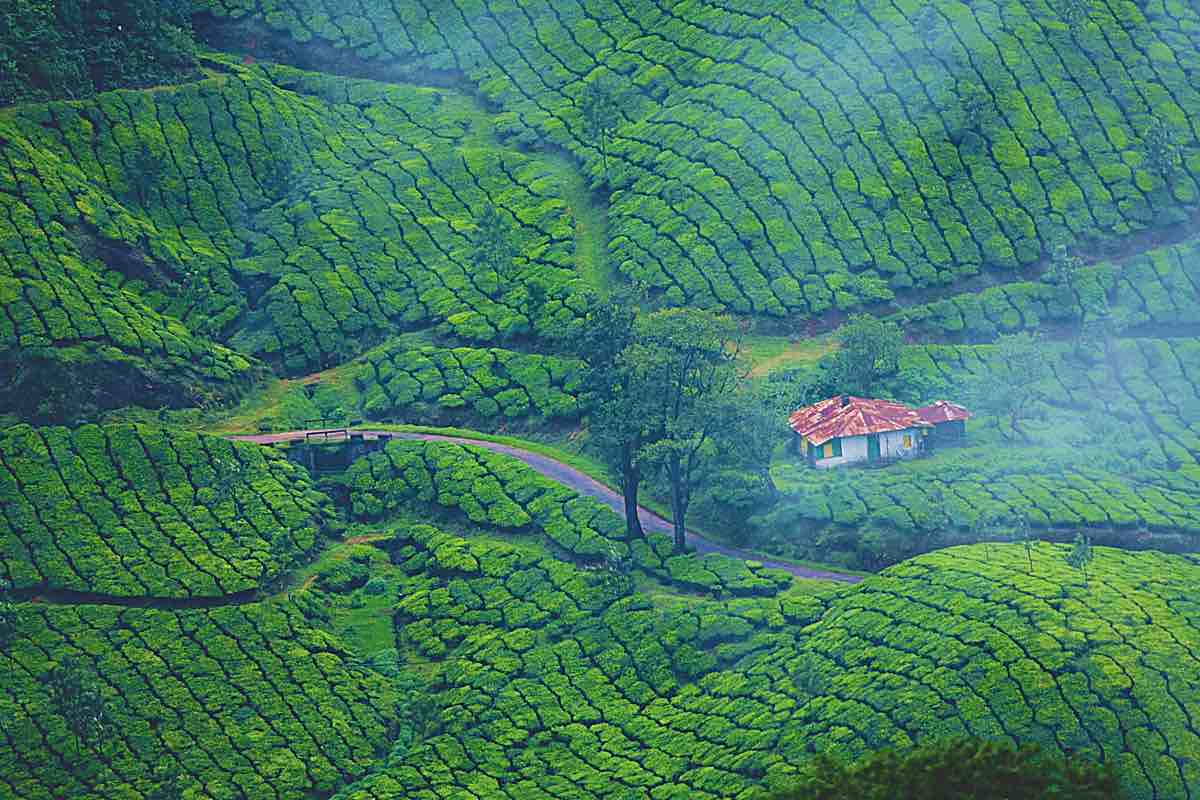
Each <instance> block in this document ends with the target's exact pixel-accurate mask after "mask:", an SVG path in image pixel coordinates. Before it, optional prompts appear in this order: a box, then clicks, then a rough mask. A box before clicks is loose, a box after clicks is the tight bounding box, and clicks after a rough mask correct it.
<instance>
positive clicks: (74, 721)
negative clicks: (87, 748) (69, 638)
mask: <svg viewBox="0 0 1200 800" xmlns="http://www.w3.org/2000/svg"><path fill="white" fill-rule="evenodd" d="M88 672H89V671H88V669H87V668H86V667H85V666H84V665H83V664H82V662H80V661H79V660H77V659H75V658H74V657H70V656H68V657H66V658H64V659H63V660H62V661H60V662H59V663H58V665H56V666H55V667H54V668H53V669H51V670H50V671H49V672H48V673H46V674H45V675H44V676H43V677H42V681H43V682H44V683H45V685H46V688H47V690H48V691H49V693H50V704H51V706H52V707H53V708H54V709H55V710H56V711H57V712H58V714H59V716H61V717H62V718H63V719H64V720H65V721H66V723H67V727H68V728H69V729H70V731H71V733H72V734H74V736H75V749H76V751H77V752H78V750H79V748H80V747H81V746H82V745H84V744H89V745H90V744H91V743H93V742H96V741H99V740H100V738H101V736H102V735H103V734H104V730H105V728H107V727H108V721H109V717H108V708H107V705H106V704H105V702H104V696H103V695H102V694H101V693H100V689H99V688H98V687H97V686H96V685H95V684H94V683H92V682H91V681H90V680H89V679H88Z"/></svg>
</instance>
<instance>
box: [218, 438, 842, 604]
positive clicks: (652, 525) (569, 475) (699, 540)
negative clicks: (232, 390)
mask: <svg viewBox="0 0 1200 800" xmlns="http://www.w3.org/2000/svg"><path fill="white" fill-rule="evenodd" d="M354 432H355V433H361V434H363V435H364V436H365V437H367V438H368V439H373V438H376V437H379V436H381V435H382V436H390V437H392V438H393V439H408V440H412V441H423V442H450V443H452V444H465V445H470V446H472V447H480V448H483V449H484V450H491V451H493V452H496V453H503V454H504V455H507V456H512V457H513V458H516V459H518V460H520V461H523V462H525V463H526V464H528V465H529V466H531V467H533V469H534V470H536V471H537V472H540V473H541V474H542V475H545V476H546V477H547V478H550V479H551V480H553V481H555V482H557V483H561V484H563V485H564V486H569V487H570V488H572V489H574V490H575V491H577V492H579V493H580V494H584V495H589V496H591V497H594V498H596V499H597V500H599V501H600V502H602V503H604V504H605V505H606V506H608V507H609V508H611V509H612V510H613V511H615V512H617V514H618V515H620V516H621V517H622V518H624V516H625V501H624V499H623V498H622V497H621V495H619V494H617V493H616V492H614V491H613V490H612V489H610V488H608V487H607V486H605V485H604V484H602V483H600V482H599V481H598V480H596V479H595V478H592V477H591V476H589V475H585V474H584V473H582V472H580V471H579V470H577V469H575V468H574V467H571V466H568V465H567V464H564V463H563V462H561V461H558V460H556V459H553V458H550V457H549V456H544V455H541V454H540V453H534V452H532V451H529V450H523V449H521V448H519V447H513V446H511V445H507V444H499V443H498V442H488V441H484V440H482V439H466V438H463V437H459V436H444V435H441V434H436V433H398V432H392V431H372V430H358V429H356V430H355V431H354ZM321 433H322V432H321V431H288V432H286V433H261V434H248V435H243V436H229V437H227V438H230V439H235V440H237V441H242V442H252V443H254V444H278V443H280V442H300V441H304V439H305V437H307V436H313V438H315V439H317V440H320V434H321ZM340 433H341V432H340V431H338V432H337V434H338V435H339V436H340ZM638 517H639V518H640V519H641V521H642V527H643V528H644V529H645V530H647V531H656V532H660V533H666V534H668V535H670V534H671V533H672V532H673V531H674V527H673V526H672V525H671V523H670V522H668V521H667V520H665V519H663V518H662V517H660V516H658V515H657V514H655V513H653V512H651V511H647V510H646V509H644V508H641V507H639V508H638ZM687 543H688V545H690V546H691V547H692V548H694V549H695V550H696V552H697V553H719V554H721V555H725V556H730V557H732V558H740V559H743V560H746V561H758V562H760V563H762V564H763V566H766V567H772V568H774V569H781V570H784V571H786V572H790V573H791V574H792V575H795V576H796V577H798V578H810V579H814V580H826V581H841V582H842V583H858V582H859V581H861V580H862V577H861V576H859V575H851V574H848V573H845V572H834V571H832V570H819V569H809V568H808V567H801V566H797V565H796V564H790V563H787V562H784V561H774V560H772V559H770V558H769V557H764V556H762V555H760V554H758V553H753V552H750V551H748V550H739V549H737V548H734V547H726V546H725V545H723V544H718V543H716V542H714V541H711V540H709V539H705V538H704V537H703V536H700V535H698V534H695V533H692V532H691V531H688V534H687Z"/></svg>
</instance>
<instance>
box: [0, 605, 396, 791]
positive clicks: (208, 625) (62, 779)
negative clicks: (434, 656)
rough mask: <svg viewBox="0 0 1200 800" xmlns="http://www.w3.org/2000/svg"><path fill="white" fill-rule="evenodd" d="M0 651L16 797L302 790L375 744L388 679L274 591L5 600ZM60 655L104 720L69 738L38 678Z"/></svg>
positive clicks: (336, 779) (387, 721) (390, 721)
mask: <svg viewBox="0 0 1200 800" xmlns="http://www.w3.org/2000/svg"><path fill="white" fill-rule="evenodd" d="M18 613H19V616H20V622H19V625H18V629H17V635H16V638H15V639H14V640H13V641H12V642H11V644H9V645H8V646H6V647H5V648H4V649H3V652H0V665H2V666H3V670H4V675H5V679H4V680H3V681H0V709H2V710H3V715H4V723H5V724H4V726H3V727H2V728H0V787H3V788H0V793H2V794H4V795H5V796H6V797H20V798H25V800H55V798H62V797H121V798H129V800H143V798H150V797H163V796H171V795H163V794H161V793H158V794H155V792H156V791H160V790H161V785H160V784H161V782H163V781H164V778H165V777H166V776H170V775H176V776H178V784H177V785H178V790H179V791H180V792H181V793H182V794H179V795H173V796H182V797H189V798H195V799H196V800H199V798H206V799H207V798H213V800H225V799H227V798H236V797H253V798H275V800H306V799H307V798H311V797H314V796H328V794H329V793H331V792H332V791H333V790H334V789H335V788H336V787H338V786H339V785H343V784H344V783H345V782H348V781H350V780H353V779H354V778H355V777H357V776H361V775H362V774H363V773H364V772H366V770H367V769H368V768H369V767H371V766H372V765H373V764H375V763H376V760H377V759H378V758H380V756H381V755H382V754H383V753H384V752H385V751H386V747H387V744H388V739H387V737H388V736H389V735H390V729H391V728H392V726H393V725H394V724H395V722H396V711H395V709H394V702H395V696H394V694H395V692H394V689H393V688H392V687H391V686H390V685H389V684H388V683H387V682H386V681H384V680H383V679H382V678H381V677H380V676H379V675H377V674H375V673H373V672H368V671H367V670H365V669H363V668H362V667H359V666H355V665H354V664H353V657H352V656H351V654H350V653H349V652H348V651H347V650H346V649H345V648H344V647H343V645H342V644H341V642H339V641H338V640H337V639H335V638H334V637H332V636H330V635H329V634H327V633H325V632H323V631H321V630H319V629H317V628H313V627H311V626H310V625H309V624H308V623H306V622H305V620H304V618H303V616H301V614H300V613H299V612H297V611H296V610H295V609H294V608H292V607H290V606H287V605H283V604H281V603H264V604H257V605H251V606H242V607H234V608H222V609H216V610H210V611H180V612H168V611H158V610H153V609H120V608H114V607H105V606H72V607H62V606H45V605H30V604H24V605H21V606H19V607H18ZM67 657H72V658H74V659H76V660H78V661H80V662H81V664H82V666H83V668H84V669H85V670H86V675H85V676H84V677H85V680H87V681H89V682H92V681H94V682H96V683H97V684H98V686H99V688H100V691H101V693H102V695H103V698H104V702H105V706H106V708H107V711H108V715H109V718H110V721H109V724H108V725H107V726H106V728H105V730H104V733H103V737H102V738H101V740H100V741H98V742H94V743H91V744H86V743H85V744H84V745H82V747H77V745H76V743H75V741H74V737H73V736H72V734H71V732H70V729H69V728H68V727H67V725H66V723H65V722H64V719H63V717H62V716H61V715H60V712H59V709H58V708H56V707H55V705H54V704H53V702H52V701H51V697H50V696H49V695H48V693H47V689H46V687H45V686H44V685H43V684H42V683H41V682H40V679H41V678H42V677H43V676H44V675H45V674H46V673H47V672H48V671H49V670H50V669H52V668H53V666H54V665H55V664H56V663H61V662H62V661H63V660H64V659H65V658H67Z"/></svg>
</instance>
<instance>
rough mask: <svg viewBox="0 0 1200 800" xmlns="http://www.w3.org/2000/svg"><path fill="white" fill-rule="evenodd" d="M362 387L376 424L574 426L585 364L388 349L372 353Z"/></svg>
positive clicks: (483, 352)
mask: <svg viewBox="0 0 1200 800" xmlns="http://www.w3.org/2000/svg"><path fill="white" fill-rule="evenodd" d="M364 361H365V363H364V367H363V369H361V370H359V371H358V374H357V375H356V378H355V383H356V384H357V386H358V389H359V391H360V392H361V393H362V395H363V397H362V410H363V413H364V414H366V415H367V416H368V417H369V418H370V419H384V420H386V419H397V420H400V421H404V422H423V423H429V422H441V421H454V420H456V419H458V420H460V419H463V418H466V419H468V420H479V421H482V422H483V423H485V424H486V423H487V422H488V421H490V420H493V419H496V418H502V419H508V420H511V419H517V418H521V417H530V416H532V417H535V418H540V419H547V420H550V419H571V418H574V417H577V416H578V414H579V407H578V397H577V394H578V391H579V373H580V364H579V362H578V361H575V360H573V359H568V358H560V357H557V356H543V355H537V354H533V353H518V352H513V351H511V350H501V349H498V348H468V347H456V348H435V347H421V348H409V347H406V346H404V345H399V346H392V345H389V346H385V347H382V348H379V349H377V350H374V351H372V352H371V353H369V354H367V356H366V358H365V359H364Z"/></svg>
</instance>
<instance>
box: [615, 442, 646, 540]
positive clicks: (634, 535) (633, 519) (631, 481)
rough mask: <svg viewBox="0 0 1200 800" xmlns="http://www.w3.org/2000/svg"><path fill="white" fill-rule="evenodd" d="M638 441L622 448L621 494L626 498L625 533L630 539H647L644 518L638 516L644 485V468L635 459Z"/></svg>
mask: <svg viewBox="0 0 1200 800" xmlns="http://www.w3.org/2000/svg"><path fill="white" fill-rule="evenodd" d="M636 457H637V445H636V442H627V443H626V444H625V445H624V446H622V448H621V495H622V496H623V498H624V500H625V535H626V537H627V538H629V539H645V538H646V532H645V531H644V530H642V520H641V518H640V517H639V516H638V489H639V488H640V487H641V485H642V468H641V467H640V466H639V465H638V463H637V461H636V460H635V459H636Z"/></svg>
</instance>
